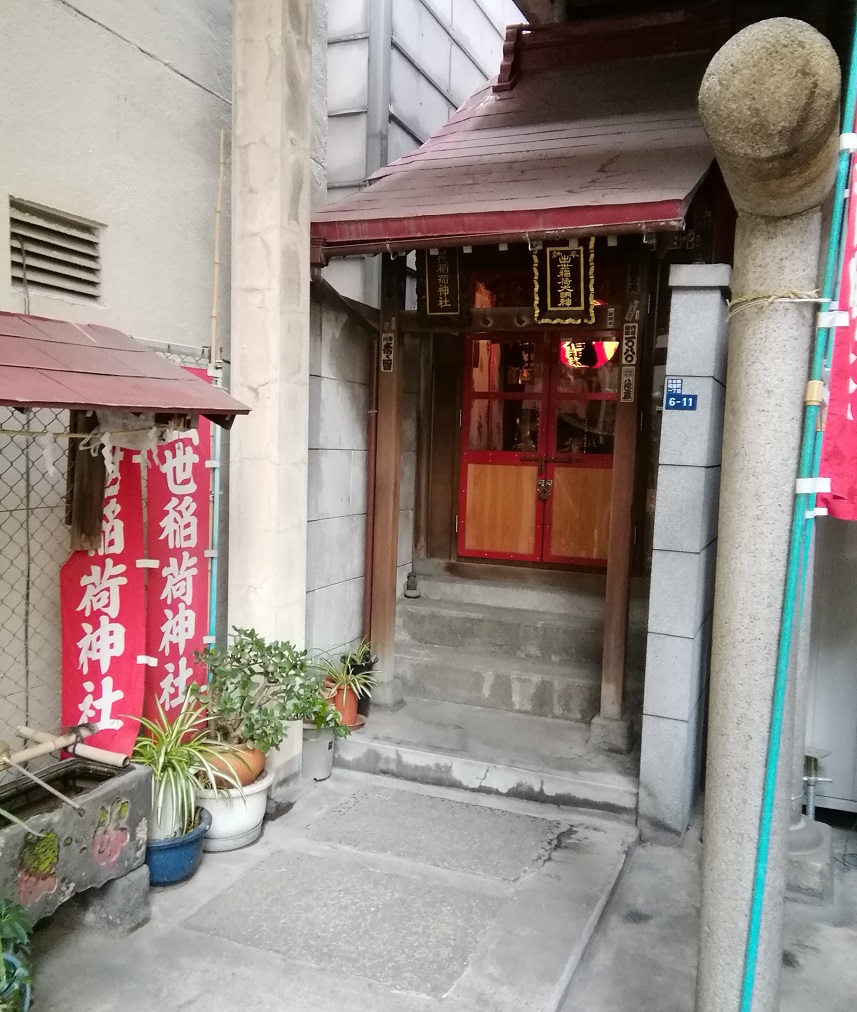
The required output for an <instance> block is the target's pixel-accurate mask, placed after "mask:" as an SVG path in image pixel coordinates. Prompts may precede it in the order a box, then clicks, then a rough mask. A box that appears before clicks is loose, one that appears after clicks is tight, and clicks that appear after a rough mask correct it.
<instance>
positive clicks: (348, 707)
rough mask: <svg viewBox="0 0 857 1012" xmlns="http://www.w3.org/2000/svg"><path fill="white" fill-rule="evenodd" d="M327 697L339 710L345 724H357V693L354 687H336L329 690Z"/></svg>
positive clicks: (350, 725)
mask: <svg viewBox="0 0 857 1012" xmlns="http://www.w3.org/2000/svg"><path fill="white" fill-rule="evenodd" d="M327 698H328V699H330V700H331V701H332V702H333V705H334V706H335V707H336V709H337V710H339V715H340V717H342V723H343V724H347V725H348V726H349V727H354V726H355V725H356V724H357V693H356V692H355V691H354V689H351V688H342V689H337V690H336V691H331V692H330V694H329V695H328V697H327Z"/></svg>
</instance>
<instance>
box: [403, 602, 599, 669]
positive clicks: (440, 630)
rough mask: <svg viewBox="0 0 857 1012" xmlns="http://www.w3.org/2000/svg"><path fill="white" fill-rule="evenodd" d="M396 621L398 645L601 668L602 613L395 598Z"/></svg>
mask: <svg viewBox="0 0 857 1012" xmlns="http://www.w3.org/2000/svg"><path fill="white" fill-rule="evenodd" d="M396 627H397V632H396V642H397V644H401V645H404V644H413V643H416V644H422V645H424V646H444V647H454V648H456V649H458V650H464V651H468V652H490V653H492V654H497V655H500V656H502V657H505V658H511V657H525V658H529V659H531V660H542V661H554V662H561V661H572V662H574V663H575V665H576V666H578V668H584V667H585V668H588V667H591V668H592V670H600V665H601V650H602V638H603V633H602V621H601V619H600V618H597V619H596V618H592V617H586V616H577V615H558V614H555V613H552V612H536V611H528V610H526V609H518V608H494V607H487V606H484V605H478V604H461V603H457V602H452V601H431V600H427V599H426V600H424V599H423V598H420V599H418V600H407V599H402V600H400V601H399V602H398V607H397V609H396Z"/></svg>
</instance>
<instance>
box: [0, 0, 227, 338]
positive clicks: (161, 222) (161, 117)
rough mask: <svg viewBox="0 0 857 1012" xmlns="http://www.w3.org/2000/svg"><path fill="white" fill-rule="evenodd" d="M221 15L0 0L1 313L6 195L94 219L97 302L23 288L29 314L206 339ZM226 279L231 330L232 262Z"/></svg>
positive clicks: (213, 8)
mask: <svg viewBox="0 0 857 1012" xmlns="http://www.w3.org/2000/svg"><path fill="white" fill-rule="evenodd" d="M75 7H77V8H79V10H80V11H82V12H84V13H78V12H77V10H75ZM179 7H180V8H182V9H183V10H185V13H181V14H175V16H173V12H175V11H176V10H177V8H179ZM186 8H187V9H189V8H193V10H194V11H196V13H195V14H190V13H188V12H187V10H186ZM132 11H133V12H134V13H133V14H132ZM230 11H231V4H230V3H229V0H198V2H196V3H194V4H193V5H164V4H163V3H159V2H158V0H135V2H134V3H115V2H110V0H75V3H74V4H72V3H66V2H61V0H3V3H2V4H0V38H2V39H3V40H4V46H3V59H2V61H0V104H2V123H3V142H2V144H0V238H2V245H0V249H2V250H4V253H3V254H2V255H0V308H2V309H7V310H8V309H15V310H20V309H21V308H22V299H21V294H20V292H18V291H13V290H12V289H11V281H10V271H9V261H8V255H6V254H5V250H6V249H7V248H8V247H7V245H6V242H7V240H6V238H5V237H6V236H8V227H9V226H8V202H7V196H8V195H10V194H11V195H12V196H15V197H19V198H21V199H24V200H28V201H31V202H35V203H39V204H44V205H46V206H48V207H54V208H58V209H59V210H62V211H66V212H70V213H72V214H76V215H78V216H80V217H83V218H88V219H90V220H92V221H96V222H99V223H101V224H103V225H104V226H105V227H104V229H103V232H102V242H101V252H102V292H103V296H102V300H101V302H100V303H99V304H93V303H91V302H86V301H78V300H72V299H64V298H57V297H55V296H52V295H46V294H41V293H40V294H36V293H35V292H33V294H32V299H31V311H32V312H34V313H42V314H44V315H47V316H50V315H55V316H63V317H65V318H70V319H76V320H93V321H99V322H104V323H110V324H112V325H115V326H117V327H119V328H120V329H123V330H126V331H128V332H129V333H131V334H133V335H134V336H135V337H140V338H148V339H155V340H162V341H176V342H180V343H183V344H188V345H193V346H198V347H201V346H203V345H205V344H207V343H208V325H209V314H210V312H211V284H212V281H211V278H212V257H213V252H212V249H213V241H214V240H213V234H214V233H213V220H214V205H215V199H216V188H217V168H218V164H217V163H218V145H219V132H220V129H221V128H225V129H227V130H228V129H229V126H230V118H231V110H230V104H229V96H230V89H229V86H228V81H229V77H230V73H231V69H230V40H231V31H230V24H229V18H230ZM111 14H112V15H114V17H110V15H111ZM90 15H91V16H92V17H101V18H102V20H103V21H104V25H105V26H102V25H101V24H98V23H96V22H95V21H93V20H91V17H90ZM167 26H170V29H169V30H167ZM126 39H133V40H134V41H126ZM159 41H160V42H161V44H160V45H159ZM141 47H142V48H141ZM144 49H145V50H147V51H146V52H144ZM149 53H151V54H152V55H149ZM202 68H206V69H205V73H203V72H202ZM193 75H197V77H198V78H199V79H198V80H197V79H195V78H194V76H193ZM215 89H216V90H217V94H212V91H214V90H215ZM228 192H229V188H228V186H227V187H226V194H227V195H228ZM223 234H224V235H226V236H228V234H229V218H228V207H227V208H226V213H225V215H224V221H223ZM227 249H228V244H227ZM221 278H222V305H223V308H224V313H223V317H222V319H223V325H224V326H226V323H227V321H228V312H227V311H226V310H227V309H228V282H229V268H228V262H227V263H226V264H225V265H224V267H223V268H222V271H221Z"/></svg>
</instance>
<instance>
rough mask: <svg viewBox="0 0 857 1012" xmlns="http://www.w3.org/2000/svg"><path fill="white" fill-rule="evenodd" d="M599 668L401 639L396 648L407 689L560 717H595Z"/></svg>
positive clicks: (416, 693) (398, 671)
mask: <svg viewBox="0 0 857 1012" xmlns="http://www.w3.org/2000/svg"><path fill="white" fill-rule="evenodd" d="M599 671H600V665H599V666H592V665H578V664H574V663H573V662H564V663H552V662H544V661H530V660H526V659H524V658H506V657H501V656H499V655H498V654H490V653H486V652H484V651H480V652H479V653H469V652H467V651H463V650H459V649H457V648H455V647H439V646H423V645H419V644H414V643H409V644H404V643H402V644H399V645H398V646H397V648H396V674H397V675H398V676H399V677H400V678H401V679H402V681H403V683H404V686H405V692H406V693H407V694H410V695H414V696H421V697H422V698H424V699H438V700H448V701H449V702H452V703H467V704H470V705H472V706H484V707H490V708H492V709H497V710H511V711H514V712H516V713H529V714H533V715H535V716H538V717H556V718H559V719H561V720H584V721H589V720H591V719H592V718H593V717H594V716H595V714H596V713H597V712H598V705H599V695H600V689H601V685H600V678H599Z"/></svg>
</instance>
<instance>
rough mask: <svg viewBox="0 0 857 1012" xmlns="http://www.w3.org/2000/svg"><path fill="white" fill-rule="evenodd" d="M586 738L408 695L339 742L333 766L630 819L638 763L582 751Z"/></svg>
mask: <svg viewBox="0 0 857 1012" xmlns="http://www.w3.org/2000/svg"><path fill="white" fill-rule="evenodd" d="M588 738H589V726H588V725H587V724H584V723H575V722H572V721H566V720H552V719H550V718H547V717H533V716H529V715H527V714H523V713H508V712H506V711H503V710H493V709H487V708H483V707H478V706H467V705H462V704H460V703H450V702H439V701H436V700H427V699H418V698H415V697H407V698H406V700H405V706H404V707H403V708H402V709H400V710H397V711H395V712H393V713H391V712H390V711H384V710H376V711H373V712H371V713H370V716H369V719H368V720H367V722H366V725H365V727H364V728H363V730H361V731H358V732H355V733H354V734H352V735H351V736H350V737H348V738H344V739H341V740H339V741H338V742H337V753H336V764H337V765H338V766H342V767H345V768H348V769H355V770H361V771H363V772H365V773H377V774H383V775H387V776H393V777H398V778H399V779H402V780H410V781H415V782H417V783H422V784H429V785H434V786H438V787H454V788H458V789H463V790H469V791H477V792H481V793H485V794H494V795H499V796H502V797H508V798H518V799H521V800H524V801H538V802H544V803H547V804H552V805H563V806H568V807H571V808H585V809H592V810H599V811H604V812H610V813H613V814H615V815H619V816H621V817H623V818H627V819H634V818H635V815H636V809H637V790H638V783H639V760H638V758H637V757H636V756H616V755H609V754H607V753H603V752H597V751H594V750H589V748H588V746H587V742H588Z"/></svg>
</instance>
